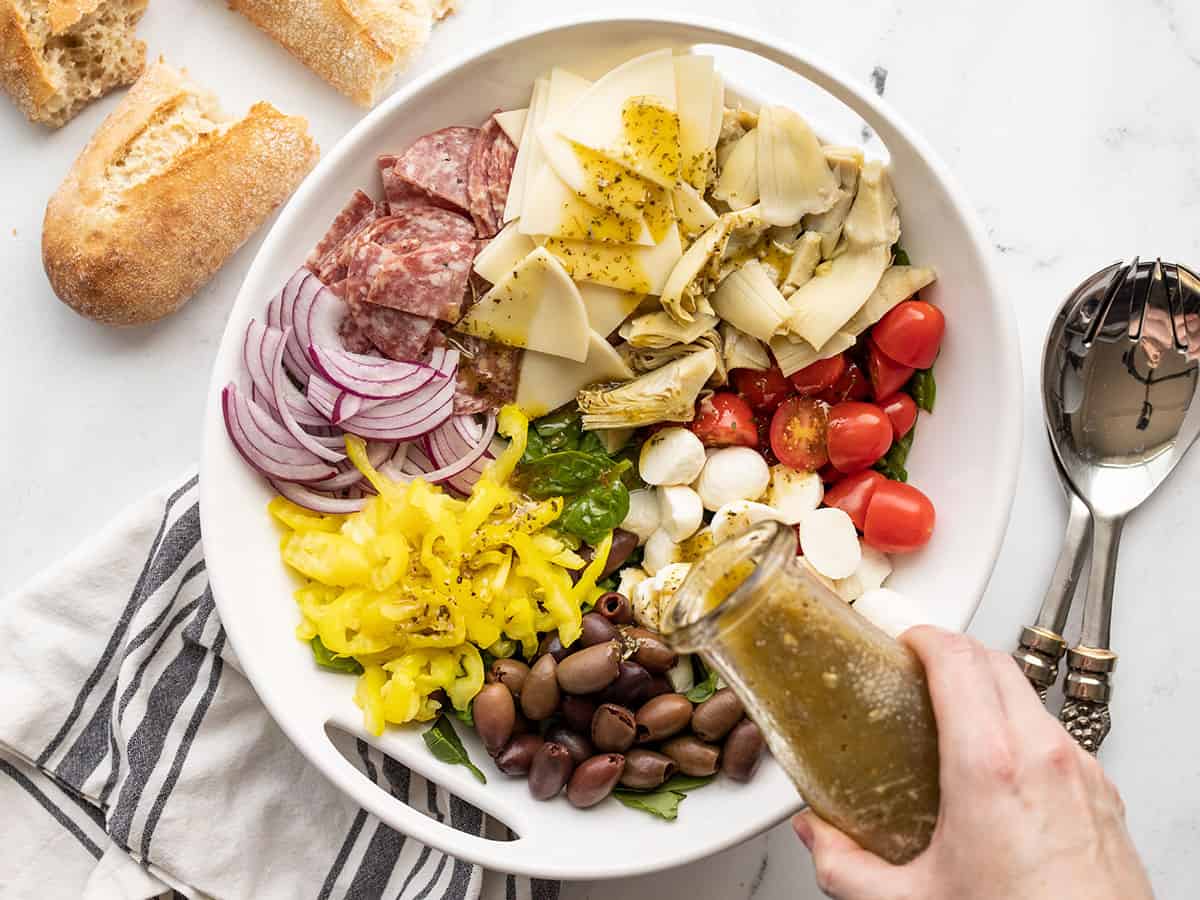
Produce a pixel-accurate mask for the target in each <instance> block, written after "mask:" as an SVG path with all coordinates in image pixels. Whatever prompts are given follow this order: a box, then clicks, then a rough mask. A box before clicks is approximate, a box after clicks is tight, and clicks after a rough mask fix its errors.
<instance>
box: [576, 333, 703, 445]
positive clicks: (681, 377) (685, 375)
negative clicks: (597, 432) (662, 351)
mask: <svg viewBox="0 0 1200 900" xmlns="http://www.w3.org/2000/svg"><path fill="white" fill-rule="evenodd" d="M716 368H717V353H716V351H715V350H713V349H711V348H707V349H704V350H699V351H697V352H695V353H690V354H688V355H687V356H684V357H682V358H681V359H677V360H675V361H674V362H672V363H668V364H667V365H665V366H663V367H662V368H661V369H655V370H654V371H653V372H647V373H646V374H645V375H641V376H639V377H638V378H635V379H634V380H633V381H628V382H626V383H624V384H619V385H616V386H614V387H609V388H585V389H584V390H582V391H580V392H579V396H578V401H579V409H580V410H581V411H582V412H583V427H584V428H589V429H591V428H637V427H639V426H641V425H651V424H653V423H655V422H690V421H691V420H692V418H693V417H694V416H695V412H696V398H697V397H699V395H700V391H702V390H703V389H704V385H705V383H706V382H707V381H708V379H709V376H711V375H712V373H713V372H714V371H715V370H716Z"/></svg>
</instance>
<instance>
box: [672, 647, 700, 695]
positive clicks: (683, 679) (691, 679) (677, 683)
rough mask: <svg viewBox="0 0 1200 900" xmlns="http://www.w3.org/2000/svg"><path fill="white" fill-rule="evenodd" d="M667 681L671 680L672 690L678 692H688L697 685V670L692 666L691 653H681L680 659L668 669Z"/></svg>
mask: <svg viewBox="0 0 1200 900" xmlns="http://www.w3.org/2000/svg"><path fill="white" fill-rule="evenodd" d="M667 681H669V682H671V690H673V691H674V692H675V693H677V694H686V693H687V692H688V691H690V690H691V689H692V688H694V687H695V686H696V672H695V669H693V668H692V656H691V654H690V653H680V654H679V661H678V662H677V663H675V665H673V666H671V668H669V669H667Z"/></svg>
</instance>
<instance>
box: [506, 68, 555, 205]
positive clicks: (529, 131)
mask: <svg viewBox="0 0 1200 900" xmlns="http://www.w3.org/2000/svg"><path fill="white" fill-rule="evenodd" d="M549 93H550V79H549V78H539V79H537V80H536V81H534V83H533V96H532V98H531V99H530V101H529V112H528V113H527V114H526V116H525V127H524V128H523V129H521V140H520V142H519V143H518V144H517V160H516V162H515V163H513V175H512V182H511V183H510V184H509V186H508V200H507V201H506V202H505V204H504V221H505V222H511V221H512V220H513V219H515V218H517V217H518V216H520V215H521V205H522V204H523V203H524V202H525V185H526V182H527V181H528V180H529V175H530V170H531V168H533V167H534V166H535V165H540V161H541V155H542V149H541V145H540V144H539V143H538V141H537V129H538V125H540V124H541V123H542V121H543V120H544V119H545V117H546V99H547V97H548V96H549ZM535 157H536V159H535ZM534 171H536V169H534Z"/></svg>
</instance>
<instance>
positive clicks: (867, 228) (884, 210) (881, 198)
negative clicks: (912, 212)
mask: <svg viewBox="0 0 1200 900" xmlns="http://www.w3.org/2000/svg"><path fill="white" fill-rule="evenodd" d="M842 231H843V233H844V234H845V236H846V242H847V244H849V246H850V247H851V248H853V247H877V246H880V245H885V246H888V247H890V246H892V244H894V243H896V241H898V240H900V214H899V213H898V212H897V211H896V195H895V193H893V192H892V180H891V179H890V178H888V174H887V172H885V171H884V168H883V163H881V162H878V161H872V162H869V163H867V164H866V165H865V166H863V168H862V175H861V176H860V177H859V179H858V192H857V193H856V194H855V195H854V205H853V206H851V207H850V213H849V214H848V215H847V216H846V223H845V225H844V226H843V228H842Z"/></svg>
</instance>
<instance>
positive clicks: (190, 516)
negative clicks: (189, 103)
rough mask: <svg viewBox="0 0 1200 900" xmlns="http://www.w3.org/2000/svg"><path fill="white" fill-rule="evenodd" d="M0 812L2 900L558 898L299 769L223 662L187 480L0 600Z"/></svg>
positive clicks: (194, 496) (357, 746)
mask: <svg viewBox="0 0 1200 900" xmlns="http://www.w3.org/2000/svg"><path fill="white" fill-rule="evenodd" d="M341 749H342V751H343V752H344V753H346V754H347V756H348V757H349V758H350V759H352V760H354V761H355V763H356V764H357V765H359V766H360V767H361V768H362V769H363V771H365V772H366V773H367V775H368V776H369V777H371V778H372V779H374V780H375V781H376V782H377V783H379V784H382V785H385V786H386V787H387V788H388V789H390V790H391V791H392V793H394V794H395V795H397V796H399V797H402V798H404V799H406V800H407V802H408V803H409V804H410V805H412V806H413V807H414V808H416V809H419V810H421V811H423V812H425V813H427V814H428V815H432V816H434V817H436V818H438V819H439V820H443V821H448V822H450V823H451V824H453V825H454V826H455V827H458V828H461V829H463V830H467V831H471V832H475V833H480V832H481V831H484V830H485V829H488V831H489V833H491V829H492V828H494V827H496V826H495V824H494V823H491V822H488V821H486V820H485V817H484V816H483V815H482V814H481V813H480V812H479V810H477V809H474V808H473V807H471V806H469V805H467V804H465V803H463V802H461V801H459V800H458V799H456V798H454V797H451V796H449V795H448V794H447V793H446V792H445V791H442V790H439V789H438V788H437V787H436V786H435V785H433V784H431V783H430V782H428V781H426V780H425V779H424V778H422V777H421V776H419V775H417V774H416V773H415V772H410V771H409V770H408V769H406V768H404V767H403V766H401V765H400V764H399V763H397V762H395V761H393V760H391V759H389V758H387V757H385V756H383V755H381V754H380V753H379V752H378V751H377V750H375V749H374V748H372V747H369V746H368V745H367V744H365V743H364V742H361V741H357V742H356V741H354V740H353V739H352V738H347V739H346V740H345V741H344V743H343V746H342V747H341ZM0 809H2V810H3V813H2V814H0V897H3V898H22V900H24V898H39V900H40V898H58V897H82V898H85V900H143V898H150V897H159V896H164V895H166V896H180V895H181V896H185V897H189V898H201V897H219V898H229V900H236V898H255V900H274V898H293V897H295V898H321V900H325V898H342V897H346V898H380V900H383V898H386V900H426V898H428V900H439V898H453V900H475V898H481V897H482V898H493V897H494V898H496V900H500V898H504V900H522V898H523V900H555V898H557V896H558V893H559V885H558V884H557V883H555V882H544V881H536V880H535V881H532V882H531V881H529V880H528V879H521V878H513V877H512V876H507V877H506V876H503V875H499V876H497V875H494V874H491V873H488V874H487V875H486V878H485V873H483V872H482V871H481V870H480V869H479V868H478V867H477V866H472V865H469V864H467V863H463V862H460V861H458V860H455V859H452V858H450V857H448V856H446V855H445V854H443V853H440V852H438V851H436V850H432V849H430V848H428V847H425V846H422V845H420V844H418V843H416V842H415V841H412V840H409V839H407V838H406V837H405V836H404V835H402V834H399V833H398V832H396V831H393V830H392V829H391V828H389V827H387V826H386V825H384V824H382V823H381V822H379V821H378V820H376V819H375V818H374V817H373V816H370V815H368V814H367V813H365V812H364V811H363V810H361V809H359V808H357V807H356V806H355V805H354V804H353V803H352V802H351V801H350V800H349V799H347V798H346V797H345V796H343V795H342V794H341V793H339V792H338V791H337V790H336V789H335V788H333V787H332V786H331V785H330V784H328V783H327V782H326V781H325V780H324V779H323V778H322V776H321V775H319V774H318V773H317V772H316V771H315V770H314V769H312V768H311V767H310V766H309V765H308V764H307V763H306V762H305V761H304V759H303V758H302V757H301V756H300V754H299V753H298V752H297V751H296V750H295V749H294V748H293V747H292V745H291V744H290V743H289V742H288V740H287V739H286V738H285V737H284V736H283V734H282V732H280V731H279V729H278V728H277V727H276V725H275V723H274V722H273V721H272V720H271V718H270V717H269V716H268V715H267V713H266V711H265V710H264V709H263V708H262V706H261V705H260V704H259V702H258V699H257V697H256V696H255V694H254V691H253V689H252V688H251V687H250V685H249V683H248V682H247V681H246V679H245V677H244V676H243V675H242V673H241V671H240V668H239V666H238V661H237V659H236V658H235V657H234V656H233V653H232V650H231V649H230V647H229V645H228V644H227V643H226V639H225V631H224V628H222V626H221V622H220V620H219V617H218V616H217V612H216V609H215V607H214V605H213V599H212V592H211V591H210V589H209V585H208V578H207V576H206V573H205V567H204V556H203V552H202V550H201V545H200V515H199V505H198V491H197V479H196V476H195V475H192V476H190V477H188V478H186V479H185V480H183V481H182V482H176V483H175V484H174V485H172V486H171V487H170V488H168V489H164V490H162V491H159V492H157V493H156V494H154V495H153V496H151V497H148V498H146V499H145V500H143V501H141V502H140V503H138V504H136V505H135V506H133V507H132V508H130V509H128V510H126V511H125V512H124V513H123V514H122V515H121V516H120V517H119V518H118V519H117V520H116V521H115V522H114V523H112V524H111V525H110V526H109V527H108V528H107V529H105V530H104V531H103V532H102V533H101V534H99V535H97V536H96V537H94V538H93V539H92V540H91V541H89V542H88V543H87V544H85V545H84V546H83V547H81V548H79V549H78V550H77V551H76V552H75V553H73V554H72V555H71V556H69V557H68V558H66V559H65V560H63V561H62V562H61V563H60V564H59V565H57V566H56V567H55V568H54V569H53V570H51V571H49V572H46V573H44V574H43V575H41V576H39V577H37V578H35V579H34V580H33V581H32V582H31V583H30V584H28V585H27V586H26V587H24V588H23V589H21V590H18V591H17V592H16V593H15V594H12V595H10V596H8V597H5V598H4V599H3V600H0ZM485 881H486V888H485V886H484V885H485Z"/></svg>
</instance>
